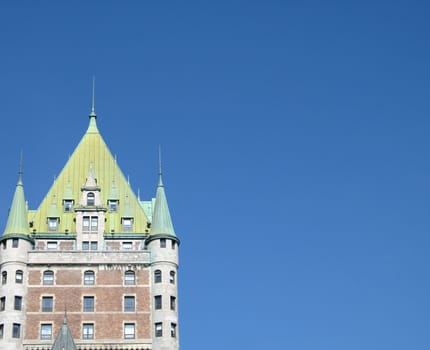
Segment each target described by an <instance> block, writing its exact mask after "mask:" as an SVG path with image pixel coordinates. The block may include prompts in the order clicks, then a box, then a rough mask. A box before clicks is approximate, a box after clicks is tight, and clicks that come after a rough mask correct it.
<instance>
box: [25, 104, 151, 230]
mask: <svg viewBox="0 0 430 350" xmlns="http://www.w3.org/2000/svg"><path fill="white" fill-rule="evenodd" d="M88 174H90V175H88ZM91 176H95V178H96V180H97V186H98V187H100V189H101V192H100V194H101V197H102V204H103V205H104V206H106V204H107V200H108V199H109V198H108V197H109V194H110V192H111V187H112V182H113V181H115V190H116V194H117V197H118V200H119V210H118V212H115V213H110V212H109V213H107V216H108V220H107V222H106V229H105V231H106V232H113V231H114V232H121V215H122V211H123V210H124V209H125V203H126V196H128V198H127V206H128V207H129V209H127V210H131V211H132V213H133V218H134V221H133V231H132V232H131V233H148V231H149V230H148V228H147V222H148V219H147V217H146V215H145V213H144V211H143V209H142V207H141V205H140V203H139V201H138V199H137V198H136V196H135V194H134V193H133V190H132V189H131V187H130V185H129V184H128V182H127V180H126V178H125V176H124V175H123V173H122V172H121V170H120V169H119V167H118V166H117V164H116V160H115V159H114V157H113V156H112V154H111V152H110V151H109V149H108V147H107V145H106V143H105V142H104V140H103V138H102V136H101V135H100V133H99V130H98V128H97V123H96V115H95V113H94V112H92V113H91V115H90V121H89V125H88V129H87V131H86V133H85V134H84V136H83V137H82V139H81V141H80V143H79V144H78V146H77V147H76V149H75V151H74V152H73V154H72V155H71V156H70V158H69V160H68V162H67V163H66V165H65V166H64V168H63V170H62V171H61V173H60V175H59V176H58V178H57V179H56V181H55V182H54V184H53V185H52V186H51V188H50V189H49V191H48V193H47V195H46V196H45V198H44V199H43V201H42V203H41V204H40V206H39V208H38V209H37V210H36V211H34V212H32V216H31V218H30V219H31V221H32V222H33V230H35V232H36V233H46V232H47V224H46V220H47V217H48V216H49V211H50V208H51V207H52V206H53V203H52V198H55V200H56V203H55V204H56V206H57V208H62V206H63V200H64V199H74V202H75V205H78V204H79V203H80V201H81V196H82V192H81V188H82V186H84V185H85V184H86V182H87V179H88V178H89V177H91ZM71 194H72V196H73V198H70V197H71ZM66 197H67V198H66ZM71 215H73V213H70V212H68V213H64V212H62V210H59V216H60V223H59V232H65V231H66V230H67V231H68V232H70V233H73V232H75V227H74V225H73V221H72V220H70V218H71Z"/></svg>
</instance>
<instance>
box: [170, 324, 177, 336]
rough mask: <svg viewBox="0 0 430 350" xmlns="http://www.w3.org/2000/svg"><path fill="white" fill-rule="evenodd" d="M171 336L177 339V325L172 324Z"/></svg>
mask: <svg viewBox="0 0 430 350" xmlns="http://www.w3.org/2000/svg"><path fill="white" fill-rule="evenodd" d="M170 335H171V337H172V338H176V323H171V324H170Z"/></svg>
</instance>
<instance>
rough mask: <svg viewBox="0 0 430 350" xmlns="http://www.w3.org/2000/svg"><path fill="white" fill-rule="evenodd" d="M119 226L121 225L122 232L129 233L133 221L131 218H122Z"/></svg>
mask: <svg viewBox="0 0 430 350" xmlns="http://www.w3.org/2000/svg"><path fill="white" fill-rule="evenodd" d="M121 224H122V230H123V231H124V232H126V231H131V230H132V229H133V219H132V218H122V219H121Z"/></svg>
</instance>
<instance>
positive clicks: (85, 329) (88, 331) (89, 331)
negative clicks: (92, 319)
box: [82, 323, 94, 339]
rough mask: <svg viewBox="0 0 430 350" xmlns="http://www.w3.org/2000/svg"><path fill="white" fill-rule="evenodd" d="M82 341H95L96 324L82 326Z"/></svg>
mask: <svg viewBox="0 0 430 350" xmlns="http://www.w3.org/2000/svg"><path fill="white" fill-rule="evenodd" d="M82 339H94V323H84V324H83V325H82Z"/></svg>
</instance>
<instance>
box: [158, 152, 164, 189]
mask: <svg viewBox="0 0 430 350" xmlns="http://www.w3.org/2000/svg"><path fill="white" fill-rule="evenodd" d="M162 175H163V172H162V169H161V146H160V145H158V186H163V180H162Z"/></svg>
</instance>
